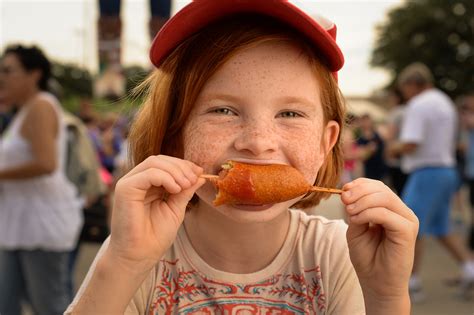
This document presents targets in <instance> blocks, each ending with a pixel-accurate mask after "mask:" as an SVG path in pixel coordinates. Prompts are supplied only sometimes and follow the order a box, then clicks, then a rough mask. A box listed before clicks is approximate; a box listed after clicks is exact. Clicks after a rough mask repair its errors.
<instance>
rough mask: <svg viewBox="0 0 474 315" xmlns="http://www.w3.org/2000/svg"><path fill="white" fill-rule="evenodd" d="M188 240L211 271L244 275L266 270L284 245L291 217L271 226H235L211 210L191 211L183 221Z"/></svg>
mask: <svg viewBox="0 0 474 315" xmlns="http://www.w3.org/2000/svg"><path fill="white" fill-rule="evenodd" d="M184 224H185V228H186V232H187V234H188V237H189V240H190V242H191V244H192V246H193V248H194V249H195V251H196V252H197V254H198V255H199V256H200V257H201V258H202V259H203V260H204V261H206V262H207V263H208V264H209V265H210V266H211V267H213V268H215V269H218V270H221V271H225V272H231V273H240V274H247V273H253V272H256V271H259V270H261V269H263V268H265V267H266V266H268V265H269V264H270V263H271V262H272V261H273V259H274V258H275V257H276V256H277V254H278V252H279V251H280V249H281V247H282V246H283V243H284V242H285V239H286V235H287V233H288V228H289V225H290V213H289V211H286V212H284V213H283V214H281V215H280V216H278V217H276V218H275V219H273V220H272V221H270V222H264V223H237V222H235V221H232V220H231V219H229V218H227V217H225V216H224V215H222V214H221V213H219V212H217V211H216V210H213V209H206V208H199V209H193V210H191V211H190V212H189V213H188V214H187V215H186V218H185V223H184Z"/></svg>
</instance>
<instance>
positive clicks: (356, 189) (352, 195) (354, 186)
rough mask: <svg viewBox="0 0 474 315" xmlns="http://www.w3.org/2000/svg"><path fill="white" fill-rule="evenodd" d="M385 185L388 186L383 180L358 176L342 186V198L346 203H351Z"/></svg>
mask: <svg viewBox="0 0 474 315" xmlns="http://www.w3.org/2000/svg"><path fill="white" fill-rule="evenodd" d="M384 187H386V186H385V184H384V183H382V182H381V181H378V180H373V179H368V178H357V179H355V180H353V181H352V182H350V183H347V184H345V185H344V186H343V187H342V190H343V191H344V192H343V193H342V195H341V200H342V202H343V203H345V204H351V203H353V202H355V201H356V200H357V199H359V198H361V197H363V196H365V195H368V194H371V193H374V192H377V191H382V190H383V189H384ZM387 188H388V187H387Z"/></svg>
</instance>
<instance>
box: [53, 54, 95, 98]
mask: <svg viewBox="0 0 474 315" xmlns="http://www.w3.org/2000/svg"><path fill="white" fill-rule="evenodd" d="M52 70H53V71H52V72H53V77H54V79H56V81H57V82H58V83H59V86H60V89H61V94H62V95H61V96H62V97H64V98H66V99H67V98H71V97H80V96H88V97H90V96H92V76H91V74H90V72H89V71H88V70H86V69H83V68H80V67H78V66H76V65H73V64H62V63H59V62H53V67H52Z"/></svg>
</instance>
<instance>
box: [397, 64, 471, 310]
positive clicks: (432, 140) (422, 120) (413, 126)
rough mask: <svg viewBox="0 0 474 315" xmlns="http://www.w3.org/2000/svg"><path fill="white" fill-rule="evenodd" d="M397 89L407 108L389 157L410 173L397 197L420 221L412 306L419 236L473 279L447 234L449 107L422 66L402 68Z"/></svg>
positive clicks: (413, 284)
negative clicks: (433, 239)
mask: <svg viewBox="0 0 474 315" xmlns="http://www.w3.org/2000/svg"><path fill="white" fill-rule="evenodd" d="M398 85H399V87H400V90H401V91H402V93H403V95H404V97H405V98H406V99H407V100H408V104H407V109H406V114H405V116H404V121H403V124H402V129H401V134H400V143H399V144H398V145H397V146H395V148H394V149H393V150H391V153H392V154H399V155H401V156H402V170H403V171H404V172H405V173H407V174H410V175H409V178H408V181H407V184H406V186H405V189H404V191H403V194H402V199H403V201H404V202H405V203H406V204H407V205H408V207H410V208H411V209H412V210H413V211H414V212H415V214H416V215H417V217H418V219H419V221H420V229H419V234H418V239H417V243H416V249H415V262H414V266H413V272H412V277H411V279H410V296H411V299H412V301H413V302H416V301H421V300H423V299H424V293H423V291H422V286H421V282H420V279H419V276H418V274H419V271H420V268H421V257H422V253H423V238H424V235H426V234H431V235H434V236H435V237H436V238H437V239H438V240H439V241H440V243H441V244H443V245H444V246H445V248H446V249H447V250H448V251H449V252H450V253H451V255H452V256H453V257H454V258H455V259H456V260H457V261H458V262H459V263H460V264H462V265H463V280H464V281H467V282H472V281H474V262H472V261H471V262H470V261H469V253H468V252H467V251H466V250H465V249H464V248H463V247H462V245H461V243H460V242H459V241H458V240H456V239H455V237H454V235H453V234H451V233H450V231H449V215H450V203H451V198H452V196H453V195H454V193H455V191H456V188H457V184H458V176H457V172H456V169H455V163H456V162H455V161H456V160H455V139H456V134H457V131H456V130H457V114H456V110H455V108H454V104H453V102H452V101H451V99H450V98H449V97H448V96H447V95H446V94H445V93H443V92H442V91H441V90H439V89H437V88H435V87H433V76H432V74H431V72H430V70H429V69H428V68H427V67H426V66H425V65H424V64H421V63H414V64H411V65H409V66H408V67H406V68H405V69H404V70H403V71H402V72H401V73H400V75H399V78H398Z"/></svg>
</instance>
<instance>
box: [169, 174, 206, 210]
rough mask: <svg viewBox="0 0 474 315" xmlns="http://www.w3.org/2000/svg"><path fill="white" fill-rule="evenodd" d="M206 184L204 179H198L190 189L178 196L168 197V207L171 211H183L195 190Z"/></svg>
mask: <svg viewBox="0 0 474 315" xmlns="http://www.w3.org/2000/svg"><path fill="white" fill-rule="evenodd" d="M205 183H206V180H205V179H204V178H199V179H198V181H197V182H196V183H195V184H194V185H192V186H191V187H189V188H187V189H184V190H183V191H182V192H181V193H180V194H176V195H170V196H169V197H168V202H167V203H168V205H169V207H170V208H172V209H184V208H186V206H187V205H188V203H189V201H190V200H191V198H192V197H193V195H194V193H195V192H196V190H198V189H199V188H200V187H201V186H202V185H204V184H205Z"/></svg>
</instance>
